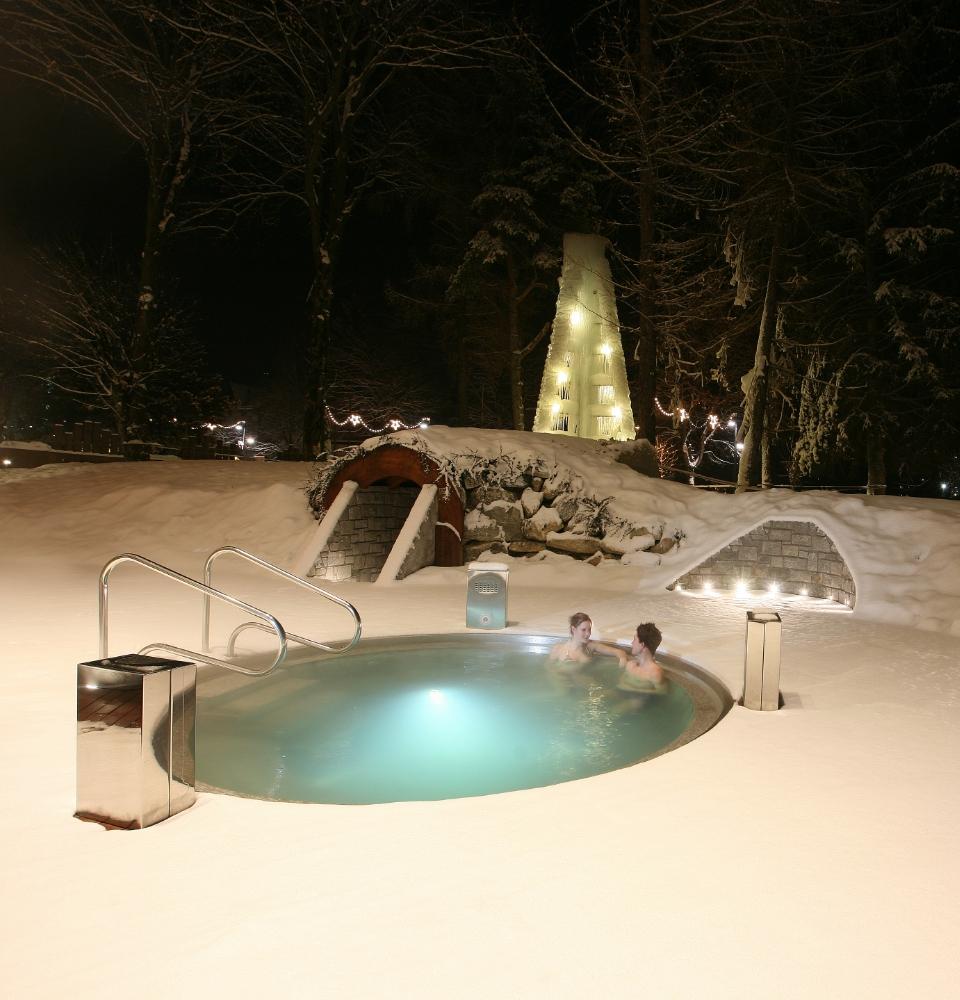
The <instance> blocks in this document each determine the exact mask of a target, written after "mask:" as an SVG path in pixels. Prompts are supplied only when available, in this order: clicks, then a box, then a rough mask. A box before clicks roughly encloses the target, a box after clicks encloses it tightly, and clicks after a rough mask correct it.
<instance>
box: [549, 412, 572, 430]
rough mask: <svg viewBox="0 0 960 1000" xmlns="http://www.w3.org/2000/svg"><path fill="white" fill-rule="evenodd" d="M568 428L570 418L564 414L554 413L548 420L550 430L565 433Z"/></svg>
mask: <svg viewBox="0 0 960 1000" xmlns="http://www.w3.org/2000/svg"><path fill="white" fill-rule="evenodd" d="M569 426H570V418H569V417H568V416H567V414H566V413H554V415H553V416H552V417H551V418H550V430H552V431H565V430H567V428H568V427H569Z"/></svg>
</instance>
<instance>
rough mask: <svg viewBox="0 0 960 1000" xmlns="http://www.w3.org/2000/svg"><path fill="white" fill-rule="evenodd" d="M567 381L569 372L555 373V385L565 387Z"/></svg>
mask: <svg viewBox="0 0 960 1000" xmlns="http://www.w3.org/2000/svg"><path fill="white" fill-rule="evenodd" d="M569 380H570V373H569V372H557V384H558V385H566V384H567V382H568V381H569Z"/></svg>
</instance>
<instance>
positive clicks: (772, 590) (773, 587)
mask: <svg viewBox="0 0 960 1000" xmlns="http://www.w3.org/2000/svg"><path fill="white" fill-rule="evenodd" d="M767 593H768V594H779V593H780V584H779V583H776V582H774V583H771V584H770V586H769V587H767Z"/></svg>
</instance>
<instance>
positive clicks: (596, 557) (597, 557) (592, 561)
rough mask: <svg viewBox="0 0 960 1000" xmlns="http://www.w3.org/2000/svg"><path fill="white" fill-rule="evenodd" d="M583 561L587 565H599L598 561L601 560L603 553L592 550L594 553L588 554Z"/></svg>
mask: <svg viewBox="0 0 960 1000" xmlns="http://www.w3.org/2000/svg"><path fill="white" fill-rule="evenodd" d="M583 561H584V562H585V563H586V564H587V565H588V566H599V565H600V563H602V562H603V553H602V552H594V554H593V555H592V556H590V558H589V559H584V560H583Z"/></svg>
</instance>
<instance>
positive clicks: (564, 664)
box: [549, 611, 627, 670]
mask: <svg viewBox="0 0 960 1000" xmlns="http://www.w3.org/2000/svg"><path fill="white" fill-rule="evenodd" d="M592 630H593V622H592V621H591V620H590V616H589V615H588V614H587V613H586V612H584V611H578V612H577V613H576V614H575V615H571V616H570V638H569V639H567V641H566V642H559V643H557V645H556V646H554V647H553V648H552V649H551V650H550V655H549V659H550V661H551V662H552V663H556V664H557V665H558V668H559V669H561V670H576V669H577V668H578V667H579V666H581V665H582V664H584V663H589V662H590V660H591V658H592V657H594V656H615V657H617V659H618V660H619V661H620V666H621V667H626V664H627V655H626V653H624V651H623V650H622V649H620V648H619V647H617V646H612V645H610V643H607V642H591V641H590V633H591V632H592Z"/></svg>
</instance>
